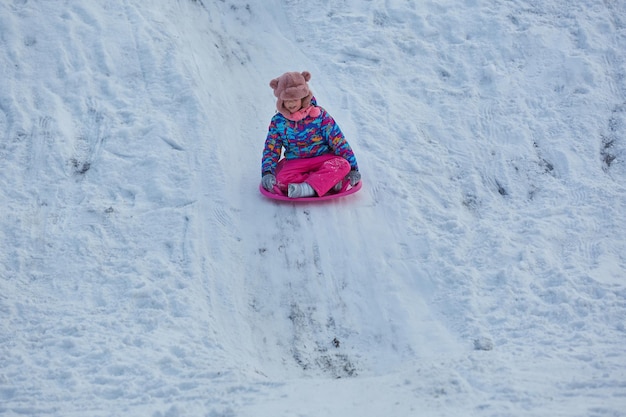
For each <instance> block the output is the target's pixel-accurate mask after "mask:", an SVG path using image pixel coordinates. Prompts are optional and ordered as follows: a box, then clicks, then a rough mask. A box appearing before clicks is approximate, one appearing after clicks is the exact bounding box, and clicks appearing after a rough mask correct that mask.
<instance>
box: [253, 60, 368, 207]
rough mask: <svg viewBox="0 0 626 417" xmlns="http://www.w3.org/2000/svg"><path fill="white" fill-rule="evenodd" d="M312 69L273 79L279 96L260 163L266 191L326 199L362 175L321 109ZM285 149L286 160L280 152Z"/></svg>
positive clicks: (328, 117) (329, 118) (330, 121)
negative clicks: (311, 82)
mask: <svg viewBox="0 0 626 417" xmlns="http://www.w3.org/2000/svg"><path fill="white" fill-rule="evenodd" d="M310 79H311V74H310V73H309V72H308V71H303V72H301V73H298V72H287V73H285V74H283V75H281V76H280V77H278V78H275V79H273V80H272V81H270V87H272V89H273V90H274V95H275V96H276V97H277V98H278V101H277V102H276V109H277V110H278V112H277V113H276V114H275V115H274V117H272V120H271V122H270V126H269V131H268V133H267V138H266V140H265V147H264V148H263V159H262V161H261V172H262V180H261V184H262V185H263V188H265V189H266V190H268V191H271V192H276V189H278V190H280V192H282V193H287V195H288V196H289V197H292V198H299V197H313V196H315V195H317V196H323V195H324V194H326V193H328V192H329V191H331V190H332V191H334V192H336V191H339V190H341V189H342V187H343V186H344V185H345V183H344V181H348V182H349V183H350V185H351V186H353V187H354V185H356V184H357V183H358V182H359V181H360V180H361V174H360V173H359V167H358V165H357V162H356V158H355V156H354V153H353V152H352V148H351V147H350V145H349V144H348V142H347V141H346V139H345V137H344V136H343V133H342V132H341V129H339V126H338V125H337V124H336V123H335V120H334V119H333V118H332V117H331V116H330V114H328V112H327V111H326V110H324V109H323V108H321V107H319V106H317V103H316V101H315V98H314V97H313V93H311V90H310V89H309V86H308V84H307V82H308V81H309V80H310ZM283 149H284V158H283V159H281V152H282V151H283Z"/></svg>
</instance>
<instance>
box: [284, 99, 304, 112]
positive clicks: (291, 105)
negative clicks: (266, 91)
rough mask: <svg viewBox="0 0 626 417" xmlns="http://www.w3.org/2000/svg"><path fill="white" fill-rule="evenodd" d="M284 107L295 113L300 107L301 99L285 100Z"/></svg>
mask: <svg viewBox="0 0 626 417" xmlns="http://www.w3.org/2000/svg"><path fill="white" fill-rule="evenodd" d="M285 108H286V109H287V110H289V113H295V112H297V111H298V110H300V108H302V100H285Z"/></svg>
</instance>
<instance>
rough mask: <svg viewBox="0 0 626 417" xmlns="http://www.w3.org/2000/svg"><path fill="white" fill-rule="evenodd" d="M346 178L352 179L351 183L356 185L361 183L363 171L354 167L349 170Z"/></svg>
mask: <svg viewBox="0 0 626 417" xmlns="http://www.w3.org/2000/svg"><path fill="white" fill-rule="evenodd" d="M346 178H347V179H348V181H350V185H351V186H353V187H354V186H355V185H357V184H358V183H359V181H361V173H360V172H359V171H357V170H354V169H353V170H352V171H350V172H348V175H346Z"/></svg>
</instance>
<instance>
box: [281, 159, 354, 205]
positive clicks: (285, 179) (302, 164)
mask: <svg viewBox="0 0 626 417" xmlns="http://www.w3.org/2000/svg"><path fill="white" fill-rule="evenodd" d="M349 172H350V163H349V162H348V161H346V160H345V159H343V158H342V157H340V156H336V155H322V156H315V157H313V158H302V159H290V160H286V159H282V160H281V161H280V162H278V165H277V166H276V183H277V184H276V185H277V186H278V188H280V190H281V191H283V192H284V193H286V192H287V187H288V186H289V184H297V183H301V182H306V183H308V184H309V185H310V186H311V187H312V188H313V189H314V190H315V192H316V193H317V195H318V196H323V195H324V194H326V193H327V192H328V191H329V190H330V189H331V188H333V187H334V186H335V184H337V183H338V182H339V181H341V180H343V179H344V178H345V177H346V175H348V173H349Z"/></svg>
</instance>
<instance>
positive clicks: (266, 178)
mask: <svg viewBox="0 0 626 417" xmlns="http://www.w3.org/2000/svg"><path fill="white" fill-rule="evenodd" d="M261 185H263V188H265V189H266V190H267V191H270V192H274V186H275V185H276V176H274V174H265V175H263V178H261Z"/></svg>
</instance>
